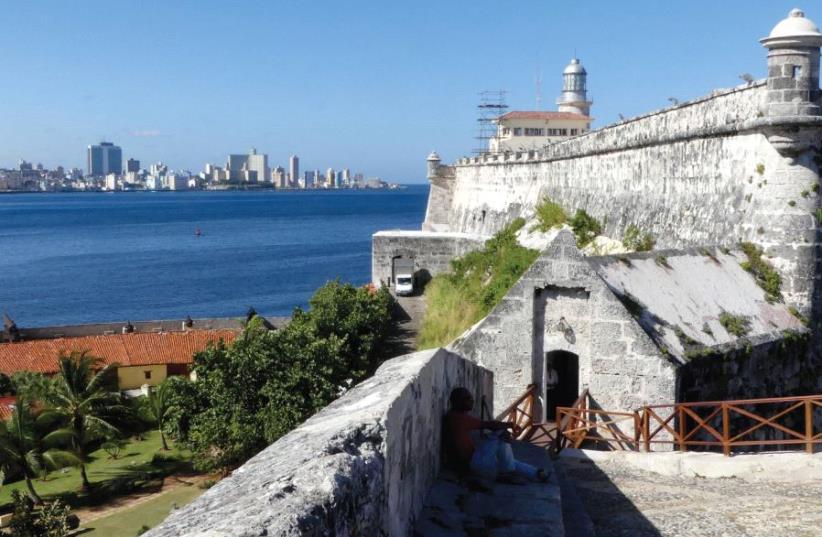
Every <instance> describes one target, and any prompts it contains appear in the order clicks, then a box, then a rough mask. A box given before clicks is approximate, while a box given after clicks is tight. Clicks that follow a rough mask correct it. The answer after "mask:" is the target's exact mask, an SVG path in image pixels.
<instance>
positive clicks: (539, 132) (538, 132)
mask: <svg viewBox="0 0 822 537" xmlns="http://www.w3.org/2000/svg"><path fill="white" fill-rule="evenodd" d="M544 134H545V130H544V129H537V128H533V127H525V136H543V135H544Z"/></svg>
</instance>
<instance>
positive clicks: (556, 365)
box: [543, 351, 579, 421]
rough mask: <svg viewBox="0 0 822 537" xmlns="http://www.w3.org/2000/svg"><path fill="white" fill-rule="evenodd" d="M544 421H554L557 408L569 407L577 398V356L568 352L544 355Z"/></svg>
mask: <svg viewBox="0 0 822 537" xmlns="http://www.w3.org/2000/svg"><path fill="white" fill-rule="evenodd" d="M544 367H545V374H544V375H543V379H545V382H544V384H545V386H544V388H543V389H544V390H545V421H554V420H555V419H556V411H557V410H556V409H557V407H558V406H571V405H572V404H574V401H576V400H577V397H579V356H577V355H576V354H574V353H573V352H568V351H550V352H546V353H545V365H544Z"/></svg>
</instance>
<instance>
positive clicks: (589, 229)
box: [569, 209, 602, 248]
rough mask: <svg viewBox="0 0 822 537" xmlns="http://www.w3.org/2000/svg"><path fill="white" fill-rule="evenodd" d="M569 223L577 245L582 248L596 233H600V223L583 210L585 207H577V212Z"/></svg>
mask: <svg viewBox="0 0 822 537" xmlns="http://www.w3.org/2000/svg"><path fill="white" fill-rule="evenodd" d="M569 223H570V224H571V229H573V230H574V235H575V236H576V238H577V246H579V247H580V248H584V247H585V246H587V245H588V244H589V243H590V242H591V241H592V240H594V239H595V238H596V237H597V235H601V234H602V224H600V223H599V220H597V219H596V218H594V217H593V216H591V215H590V214H588V213H587V212H585V209H577V212H576V213H575V214H574V216H573V218H571V221H570V222H569Z"/></svg>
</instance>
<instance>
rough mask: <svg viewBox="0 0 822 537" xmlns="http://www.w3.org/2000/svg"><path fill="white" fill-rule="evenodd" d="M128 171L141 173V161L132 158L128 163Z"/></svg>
mask: <svg viewBox="0 0 822 537" xmlns="http://www.w3.org/2000/svg"><path fill="white" fill-rule="evenodd" d="M126 171H127V172H139V171H140V161H139V160H137V159H133V158H130V159H128V161H127V162H126Z"/></svg>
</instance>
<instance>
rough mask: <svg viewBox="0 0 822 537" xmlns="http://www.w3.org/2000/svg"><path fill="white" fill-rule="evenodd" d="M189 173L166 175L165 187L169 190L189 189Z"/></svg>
mask: <svg viewBox="0 0 822 537" xmlns="http://www.w3.org/2000/svg"><path fill="white" fill-rule="evenodd" d="M188 179H189V177H188V176H187V175H183V174H180V173H170V174H168V175H166V177H165V181H164V182H165V187H166V188H167V189H169V190H186V189H188Z"/></svg>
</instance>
